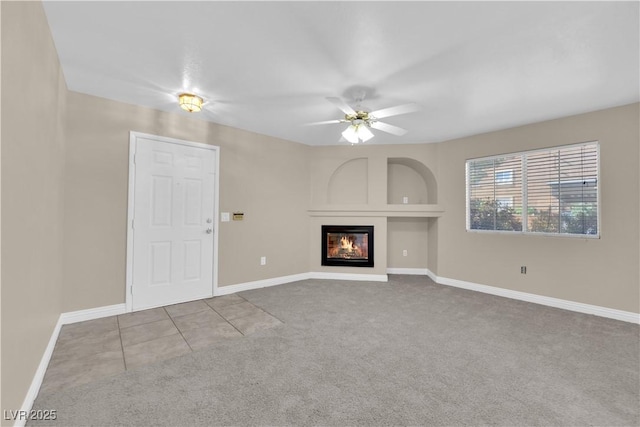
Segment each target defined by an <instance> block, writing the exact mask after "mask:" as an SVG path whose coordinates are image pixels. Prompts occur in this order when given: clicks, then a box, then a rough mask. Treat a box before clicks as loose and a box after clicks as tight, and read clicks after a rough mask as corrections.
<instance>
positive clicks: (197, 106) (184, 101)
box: [178, 93, 203, 113]
mask: <svg viewBox="0 0 640 427" xmlns="http://www.w3.org/2000/svg"><path fill="white" fill-rule="evenodd" d="M178 102H179V103H180V107H181V108H182V109H183V110H185V111H188V112H190V113H198V112H200V111H202V102H203V101H202V98H200V97H199V96H198V95H194V94H192V93H181V94H180V95H178Z"/></svg>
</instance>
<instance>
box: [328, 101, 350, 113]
mask: <svg viewBox="0 0 640 427" xmlns="http://www.w3.org/2000/svg"><path fill="white" fill-rule="evenodd" d="M327 101H329V102H331V103H332V104H333V105H335V106H336V107H338V108H339V109H340V110H341V111H342V112H343V113H345V114H349V115H352V114H356V112H355V110H354V109H353V108H351V107H349V106H348V105H347V104H346V103H345V102H344V101H343V100H342V99H340V98H335V97H328V98H327Z"/></svg>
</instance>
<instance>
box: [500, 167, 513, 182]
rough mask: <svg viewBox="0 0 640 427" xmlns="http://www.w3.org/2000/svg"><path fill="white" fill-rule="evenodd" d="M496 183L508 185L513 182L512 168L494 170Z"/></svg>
mask: <svg viewBox="0 0 640 427" xmlns="http://www.w3.org/2000/svg"><path fill="white" fill-rule="evenodd" d="M496 184H497V185H508V184H513V170H511V169H508V170H503V171H496Z"/></svg>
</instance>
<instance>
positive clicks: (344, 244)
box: [340, 236, 358, 252]
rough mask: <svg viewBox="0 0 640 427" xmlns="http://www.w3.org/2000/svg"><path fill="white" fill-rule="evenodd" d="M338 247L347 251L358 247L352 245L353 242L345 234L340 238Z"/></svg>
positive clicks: (352, 250)
mask: <svg viewBox="0 0 640 427" xmlns="http://www.w3.org/2000/svg"><path fill="white" fill-rule="evenodd" d="M340 248H341V249H344V250H345V251H347V252H355V251H357V250H358V247H357V246H356V245H354V244H353V242H352V241H351V240H349V239H348V238H347V237H346V236H343V237H341V238H340Z"/></svg>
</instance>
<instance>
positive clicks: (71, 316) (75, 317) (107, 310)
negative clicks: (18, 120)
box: [60, 304, 126, 325]
mask: <svg viewBox="0 0 640 427" xmlns="http://www.w3.org/2000/svg"><path fill="white" fill-rule="evenodd" d="M124 313H126V311H125V305H124V304H114V305H107V306H104V307H96V308H90V309H88V310H78V311H70V312H68V313H62V314H61V315H60V320H61V321H62V324H63V325H69V324H71V323H78V322H84V321H85V320H93V319H101V318H103V317H109V316H117V315H119V314H124Z"/></svg>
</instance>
